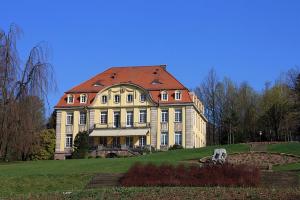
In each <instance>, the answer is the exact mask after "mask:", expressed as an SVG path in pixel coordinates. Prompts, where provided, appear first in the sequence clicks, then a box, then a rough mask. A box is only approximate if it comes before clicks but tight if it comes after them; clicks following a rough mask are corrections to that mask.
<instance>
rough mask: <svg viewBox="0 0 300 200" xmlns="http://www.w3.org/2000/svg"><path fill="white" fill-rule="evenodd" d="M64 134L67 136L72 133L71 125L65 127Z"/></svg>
mask: <svg viewBox="0 0 300 200" xmlns="http://www.w3.org/2000/svg"><path fill="white" fill-rule="evenodd" d="M66 133H67V134H72V133H73V125H66Z"/></svg>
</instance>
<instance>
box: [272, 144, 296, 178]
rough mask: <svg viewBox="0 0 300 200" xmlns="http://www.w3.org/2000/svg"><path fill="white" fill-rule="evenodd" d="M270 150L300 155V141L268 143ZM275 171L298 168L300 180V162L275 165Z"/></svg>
mask: <svg viewBox="0 0 300 200" xmlns="http://www.w3.org/2000/svg"><path fill="white" fill-rule="evenodd" d="M268 151H270V152H276V153H287V154H294V155H298V156H300V143H299V142H293V143H284V144H270V145H268ZM273 169H274V171H291V170H297V171H298V172H297V173H298V175H299V180H300V163H292V164H286V165H279V166H275V167H274V168H273Z"/></svg>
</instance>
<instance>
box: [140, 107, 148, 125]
mask: <svg viewBox="0 0 300 200" xmlns="http://www.w3.org/2000/svg"><path fill="white" fill-rule="evenodd" d="M146 122H147V110H140V123H146Z"/></svg>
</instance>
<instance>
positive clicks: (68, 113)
mask: <svg viewBox="0 0 300 200" xmlns="http://www.w3.org/2000/svg"><path fill="white" fill-rule="evenodd" d="M69 117H71V119H72V120H71V123H69ZM73 124H74V113H73V112H67V114H66V125H73Z"/></svg>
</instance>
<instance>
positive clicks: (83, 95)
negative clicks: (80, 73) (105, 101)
mask: <svg viewBox="0 0 300 200" xmlns="http://www.w3.org/2000/svg"><path fill="white" fill-rule="evenodd" d="M86 102H87V95H86V94H81V95H80V103H86Z"/></svg>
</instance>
